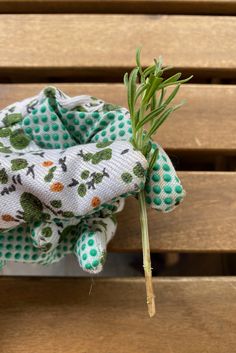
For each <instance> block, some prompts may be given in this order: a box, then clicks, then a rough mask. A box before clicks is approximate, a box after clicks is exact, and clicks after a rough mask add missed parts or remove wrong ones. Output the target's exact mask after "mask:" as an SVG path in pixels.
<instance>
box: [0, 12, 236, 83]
mask: <svg viewBox="0 0 236 353" xmlns="http://www.w3.org/2000/svg"><path fill="white" fill-rule="evenodd" d="M207 33H208V34H207ZM209 33H210V35H209ZM235 33H236V19H235V18H234V17H227V16H225V17H220V16H168V15H163V16H162V15H161V16H155V15H143V16H142V15H137V16H133V15H90V14H88V15H2V16H1V21H0V70H1V72H4V69H8V70H13V72H14V70H20V69H22V68H25V69H26V68H27V69H35V70H39V69H48V70H50V72H51V75H52V74H53V72H54V70H61V69H63V70H64V74H65V75H67V71H66V69H67V70H68V69H70V70H74V71H75V72H76V71H77V72H78V71H79V70H81V71H83V70H84V71H86V70H88V71H89V70H93V72H95V71H96V69H100V70H101V69H107V70H110V71H111V70H112V69H117V68H121V69H123V68H126V67H128V68H130V67H133V65H134V54H135V48H136V47H137V46H142V48H143V65H148V64H150V62H151V61H152V60H153V57H156V56H159V55H160V54H161V55H162V56H163V58H164V62H165V64H167V65H169V64H172V65H173V63H174V65H175V67H178V68H180V69H182V68H189V70H190V71H191V69H199V68H201V69H211V70H215V71H217V70H221V69H224V70H225V71H226V72H228V73H231V74H232V71H235V70H236V61H235V57H236V44H235ZM170 43H171V45H170ZM114 44H115V45H114ZM27 72H28V73H30V71H26V70H25V74H26V73H27ZM93 78H94V76H93Z"/></svg>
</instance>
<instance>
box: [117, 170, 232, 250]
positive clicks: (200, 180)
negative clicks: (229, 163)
mask: <svg viewBox="0 0 236 353" xmlns="http://www.w3.org/2000/svg"><path fill="white" fill-rule="evenodd" d="M179 176H180V178H181V180H182V181H183V185H184V187H185V189H186V191H187V196H186V200H185V201H184V202H183V204H182V205H180V206H179V208H178V209H176V210H174V211H173V212H172V213H167V214H160V213H157V212H156V211H154V210H150V211H149V233H150V243H151V249H152V251H179V252H181V251H182V252H184V251H188V252H190V251H191V252H194V251H197V252H201V251H202V252H206V251H211V252H220V251H225V252H226V251H232V252H233V251H236V217H235V214H236V204H235V192H234V191H235V185H236V173H221V172H218V173H211V172H189V173H187V172H181V173H179ZM138 214H139V213H138V204H137V201H136V200H135V199H129V200H128V201H127V203H126V208H125V210H124V211H123V212H122V213H121V214H120V215H119V216H118V224H119V226H118V232H117V234H116V236H115V238H114V240H113V241H112V243H111V244H110V250H112V251H133V250H141V235H140V225H139V216H138Z"/></svg>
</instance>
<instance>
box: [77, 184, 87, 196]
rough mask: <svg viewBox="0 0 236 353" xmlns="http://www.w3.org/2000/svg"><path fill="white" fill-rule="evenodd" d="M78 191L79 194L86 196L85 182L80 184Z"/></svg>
mask: <svg viewBox="0 0 236 353" xmlns="http://www.w3.org/2000/svg"><path fill="white" fill-rule="evenodd" d="M77 192H78V194H79V196H81V197H84V196H85V195H86V192H87V189H86V185H85V184H80V185H79V186H78V189H77Z"/></svg>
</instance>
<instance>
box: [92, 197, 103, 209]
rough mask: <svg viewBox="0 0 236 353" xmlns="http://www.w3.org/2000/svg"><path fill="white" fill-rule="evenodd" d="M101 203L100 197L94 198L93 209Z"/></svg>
mask: <svg viewBox="0 0 236 353" xmlns="http://www.w3.org/2000/svg"><path fill="white" fill-rule="evenodd" d="M100 203H101V200H100V199H99V197H97V196H95V197H93V199H92V201H91V205H92V206H93V207H97V206H99V205H100Z"/></svg>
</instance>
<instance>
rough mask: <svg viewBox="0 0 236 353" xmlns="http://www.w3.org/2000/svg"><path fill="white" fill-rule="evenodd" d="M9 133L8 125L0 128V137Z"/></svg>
mask: <svg viewBox="0 0 236 353" xmlns="http://www.w3.org/2000/svg"><path fill="white" fill-rule="evenodd" d="M10 134H11V129H9V128H8V127H2V128H1V129H0V137H7V136H9V135H10Z"/></svg>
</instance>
